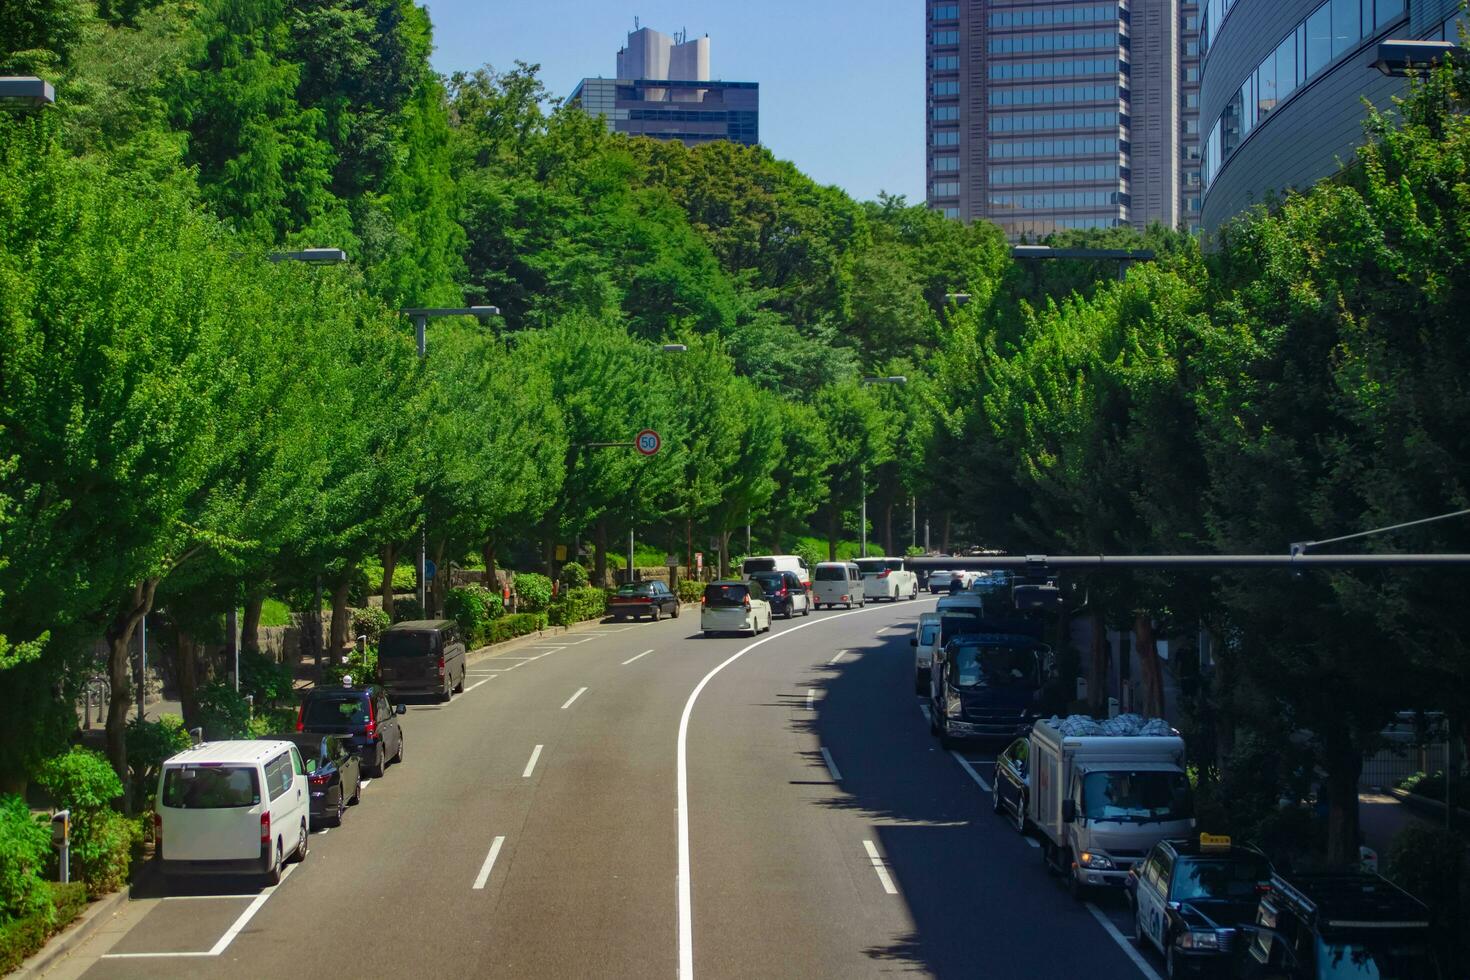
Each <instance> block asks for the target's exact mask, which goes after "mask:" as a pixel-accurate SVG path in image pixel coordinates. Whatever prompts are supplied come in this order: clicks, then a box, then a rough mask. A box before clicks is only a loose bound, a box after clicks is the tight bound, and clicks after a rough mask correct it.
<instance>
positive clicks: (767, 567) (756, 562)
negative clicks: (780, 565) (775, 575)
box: [740, 558, 776, 575]
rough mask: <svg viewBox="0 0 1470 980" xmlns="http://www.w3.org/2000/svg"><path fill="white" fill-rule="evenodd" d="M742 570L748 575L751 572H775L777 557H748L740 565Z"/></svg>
mask: <svg viewBox="0 0 1470 980" xmlns="http://www.w3.org/2000/svg"><path fill="white" fill-rule="evenodd" d="M740 570H741V571H743V572H744V573H745V574H746V575H749V574H750V573H751V572H774V571H775V570H776V559H774V558H747V559H745V563H744V564H743V565H741V566H740Z"/></svg>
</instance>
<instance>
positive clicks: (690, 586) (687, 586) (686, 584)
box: [679, 578, 704, 602]
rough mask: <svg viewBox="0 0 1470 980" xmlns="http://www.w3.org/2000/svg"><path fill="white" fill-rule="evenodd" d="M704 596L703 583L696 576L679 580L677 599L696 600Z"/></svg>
mask: <svg viewBox="0 0 1470 980" xmlns="http://www.w3.org/2000/svg"><path fill="white" fill-rule="evenodd" d="M703 598H704V583H703V582H701V581H700V580H699V579H697V578H685V579H680V580H679V601H680V602H698V601H699V600H700V599H703Z"/></svg>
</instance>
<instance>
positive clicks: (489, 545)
mask: <svg viewBox="0 0 1470 980" xmlns="http://www.w3.org/2000/svg"><path fill="white" fill-rule="evenodd" d="M480 557H481V558H482V559H484V562H485V588H487V589H489V590H490V591H491V592H499V591H500V573H499V572H497V571H496V570H495V535H493V534H491V535H488V536H487V537H486V538H485V544H484V545H483V546H482V547H481V548H480Z"/></svg>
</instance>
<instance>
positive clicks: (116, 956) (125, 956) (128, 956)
mask: <svg viewBox="0 0 1470 980" xmlns="http://www.w3.org/2000/svg"><path fill="white" fill-rule="evenodd" d="M213 955H214V954H213V953H211V952H209V951H207V950H206V951H205V952H203V953H103V954H102V959H104V960H152V959H160V958H162V957H165V956H213Z"/></svg>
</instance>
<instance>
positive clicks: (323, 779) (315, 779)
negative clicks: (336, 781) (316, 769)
mask: <svg viewBox="0 0 1470 980" xmlns="http://www.w3.org/2000/svg"><path fill="white" fill-rule="evenodd" d="M306 778H307V779H308V780H309V781H310V782H311V785H313V786H325V785H327V783H329V782H331V781H332V774H331V773H323V774H322V775H320V776H308V777H306Z"/></svg>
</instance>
